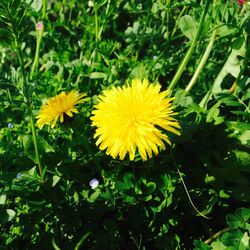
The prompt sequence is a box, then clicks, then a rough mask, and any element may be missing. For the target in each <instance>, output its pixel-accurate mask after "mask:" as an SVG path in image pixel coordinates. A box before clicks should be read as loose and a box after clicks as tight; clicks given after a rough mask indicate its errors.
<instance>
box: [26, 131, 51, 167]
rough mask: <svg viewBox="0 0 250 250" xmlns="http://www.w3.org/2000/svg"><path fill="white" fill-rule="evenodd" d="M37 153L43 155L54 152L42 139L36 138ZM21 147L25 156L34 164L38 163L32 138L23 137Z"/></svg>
mask: <svg viewBox="0 0 250 250" xmlns="http://www.w3.org/2000/svg"><path fill="white" fill-rule="evenodd" d="M37 144H38V151H39V153H40V154H41V155H43V154H44V153H49V152H55V151H54V149H53V147H52V146H50V145H49V144H48V142H47V141H45V140H44V139H43V138H42V137H38V138H37ZM23 146H24V150H25V153H26V154H27V156H28V157H29V158H30V159H31V160H33V161H34V162H35V163H36V164H37V163H38V161H37V158H36V153H35V147H34V143H33V138H32V136H31V135H25V136H23Z"/></svg>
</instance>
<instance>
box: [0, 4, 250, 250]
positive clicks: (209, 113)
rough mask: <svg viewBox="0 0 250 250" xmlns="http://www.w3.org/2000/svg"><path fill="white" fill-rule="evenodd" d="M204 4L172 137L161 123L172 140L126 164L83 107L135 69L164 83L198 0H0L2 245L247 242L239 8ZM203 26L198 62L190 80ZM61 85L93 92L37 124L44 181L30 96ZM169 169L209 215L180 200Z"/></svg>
mask: <svg viewBox="0 0 250 250" xmlns="http://www.w3.org/2000/svg"><path fill="white" fill-rule="evenodd" d="M210 2H211V3H210V6H209V9H208V13H207V14H206V17H205V21H204V23H203V27H202V32H201V34H200V36H199V37H198V41H197V43H196V44H195V48H194V51H193V53H192V55H191V57H190V60H189V62H188V64H187V67H186V68H185V71H184V72H183V74H182V76H181V77H180V79H179V81H178V82H177V84H176V85H175V87H174V89H173V95H174V96H175V100H174V103H175V106H176V110H177V111H178V112H179V116H178V119H179V120H180V122H181V126H182V135H181V136H180V137H175V136H172V137H171V135H169V136H170V137H171V140H172V141H173V142H174V144H175V145H174V147H173V148H172V149H170V148H167V150H166V151H164V152H161V153H160V154H159V155H158V156H156V157H154V158H153V159H150V160H149V161H147V162H142V161H141V159H140V157H139V156H137V158H136V161H135V162H130V161H129V160H128V159H126V160H125V161H119V160H114V159H111V158H110V157H108V156H106V155H105V153H104V152H101V151H99V150H98V148H97V147H96V146H95V141H94V139H93V134H94V129H93V128H91V126H90V119H89V118H90V116H91V111H92V107H93V105H94V104H95V103H96V102H97V95H98V94H100V93H101V91H102V90H104V89H107V88H110V87H111V86H122V85H124V84H126V83H127V82H129V80H131V79H133V78H136V77H138V78H148V79H149V80H150V81H151V82H156V81H158V82H160V83H161V85H162V89H167V88H168V86H169V84H170V82H171V80H172V79H173V77H174V75H175V73H176V71H177V69H178V68H179V65H180V63H181V62H182V60H183V58H184V56H185V54H186V53H187V51H188V49H189V48H190V46H191V44H192V42H193V41H194V39H195V35H196V33H197V27H198V23H199V20H200V17H201V13H202V10H203V8H204V5H205V3H206V1H195V0H185V1H169V0H165V1H163V0H157V1H135V0H128V1H125V0H117V1H111V0H96V1H76V0H69V1H65V0H64V1H55V0H51V1H48V2H47V1H41V0H33V1H32V0H22V1H20V0H11V1H7V0H0V86H1V89H0V103H1V105H0V117H1V119H0V139H1V141H0V249H4V250H5V249H48V250H49V249H56V250H58V249H75V250H77V249H214V250H216V249H222V250H223V249H231V250H232V249H241V250H244V249H246V250H247V249H249V245H250V244H249V234H250V226H249V218H250V210H249V208H248V207H249V204H250V184H249V177H250V155H249V150H250V125H249V99H250V91H249V45H250V44H249V34H250V22H249V13H250V10H249V5H247V3H246V4H244V6H243V7H240V6H239V5H238V3H237V1H233V0H231V1H227V0H214V1H210ZM45 3H47V6H46V8H45V11H46V12H44V13H43V11H44V6H45ZM39 21H42V22H43V25H44V31H43V34H42V40H41V47H40V55H39V64H38V67H37V68H36V69H35V70H34V73H32V65H33V61H34V55H35V53H36V52H35V50H36V42H37V39H38V37H39V32H37V31H36V26H35V25H36V23H37V22H39ZM214 30H216V38H215V41H214V44H213V48H212V50H211V53H210V55H209V57H208V60H207V61H206V63H205V66H204V68H203V70H201V71H200V72H199V75H198V79H197V82H196V84H195V85H194V86H193V88H192V89H191V90H190V91H188V92H187V91H185V88H186V87H187V85H188V83H189V81H190V80H191V78H192V76H193V75H194V73H195V71H196V68H197V66H198V64H199V62H200V60H201V58H202V56H203V54H204V52H205V50H206V48H207V46H208V43H209V41H210V39H211V35H212V32H213V31H214ZM18 50H19V52H20V54H21V55H22V57H23V68H22V65H21V64H20V60H18ZM22 70H23V71H24V72H25V75H26V79H27V82H28V88H25V87H24V83H23V71H22ZM234 82H237V86H236V88H235V89H234V91H229V89H230V88H231V87H232V86H233V84H234ZM70 90H78V91H79V92H87V93H88V96H89V97H90V99H89V101H88V102H86V103H85V104H82V105H80V107H79V110H80V113H79V114H77V115H75V116H74V118H73V119H67V120H66V122H64V123H63V124H59V123H58V125H57V126H56V128H54V129H51V128H49V127H45V128H43V129H42V130H39V131H38V130H37V135H38V147H39V152H40V154H41V155H40V157H41V161H42V165H43V167H44V171H43V178H44V180H45V181H44V182H43V181H42V180H41V176H40V175H39V171H38V169H37V166H36V165H37V158H36V155H35V151H34V146H33V142H32V136H31V128H30V126H29V121H30V119H31V118H30V113H29V112H28V108H27V106H28V104H29V99H30V100H32V104H30V105H31V106H32V109H33V111H32V112H33V114H34V115H36V114H37V113H38V111H39V108H40V106H41V104H42V101H44V100H46V99H47V98H49V97H51V96H54V95H56V94H58V93H60V92H61V91H70ZM27 96H28V97H29V98H27ZM27 99H28V100H27ZM27 103H28V104H27ZM177 169H180V171H181V176H182V178H183V179H184V180H185V183H186V186H187V189H188V191H189V194H190V196H191V198H192V200H193V202H194V204H195V205H196V207H197V208H198V209H199V210H200V211H202V213H203V214H204V215H206V216H207V217H209V219H205V218H203V217H201V216H199V214H197V211H195V210H194V208H193V207H192V206H191V205H190V200H189V199H188V196H187V194H186V192H185V189H184V187H183V183H182V182H181V179H180V175H179V173H178V171H177ZM93 178H96V179H98V180H99V182H100V183H99V185H98V187H97V188H96V189H91V188H90V186H89V182H90V181H91V180H92V179H93ZM243 207H245V208H243ZM223 229H225V230H223ZM221 230H222V231H221ZM216 232H219V233H218V234H217V235H216V238H214V239H213V238H212V239H211V238H210V237H211V236H212V235H214V234H215V233H216ZM207 239H208V240H207Z"/></svg>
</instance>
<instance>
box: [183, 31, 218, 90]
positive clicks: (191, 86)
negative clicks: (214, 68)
mask: <svg viewBox="0 0 250 250" xmlns="http://www.w3.org/2000/svg"><path fill="white" fill-rule="evenodd" d="M215 38H216V30H214V31H213V33H212V36H211V38H210V41H209V44H208V46H207V48H206V51H205V53H204V54H203V56H202V58H201V61H200V63H199V65H198V67H197V69H196V71H195V73H194V75H193V77H192V79H191V80H190V82H189V84H188V85H187V87H186V88H185V91H186V93H188V92H189V91H190V90H191V89H192V88H193V86H194V85H195V83H196V81H197V78H198V77H199V75H200V73H201V71H202V69H203V67H204V66H205V64H206V62H207V59H208V57H209V54H210V52H211V50H212V48H213V45H214V41H215Z"/></svg>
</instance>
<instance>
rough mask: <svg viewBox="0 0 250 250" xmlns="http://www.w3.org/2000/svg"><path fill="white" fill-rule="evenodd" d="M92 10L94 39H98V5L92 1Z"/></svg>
mask: <svg viewBox="0 0 250 250" xmlns="http://www.w3.org/2000/svg"><path fill="white" fill-rule="evenodd" d="M94 11H95V40H96V41H98V40H99V19H98V7H97V6H96V3H95V2H94Z"/></svg>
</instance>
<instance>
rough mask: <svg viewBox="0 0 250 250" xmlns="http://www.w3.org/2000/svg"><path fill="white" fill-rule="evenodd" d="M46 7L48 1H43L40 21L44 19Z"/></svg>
mask: <svg viewBox="0 0 250 250" xmlns="http://www.w3.org/2000/svg"><path fill="white" fill-rule="evenodd" d="M47 5H48V0H43V15H42V19H45V18H46V11H47Z"/></svg>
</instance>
